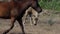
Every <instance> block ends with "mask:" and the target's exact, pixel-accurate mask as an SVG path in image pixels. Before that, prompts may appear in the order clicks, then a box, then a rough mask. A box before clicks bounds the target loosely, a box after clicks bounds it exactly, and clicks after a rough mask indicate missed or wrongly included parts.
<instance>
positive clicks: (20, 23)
mask: <svg viewBox="0 0 60 34" xmlns="http://www.w3.org/2000/svg"><path fill="white" fill-rule="evenodd" d="M17 21H18V22H19V25H20V26H21V29H22V32H23V34H25V31H24V26H23V22H22V19H20V20H17Z"/></svg>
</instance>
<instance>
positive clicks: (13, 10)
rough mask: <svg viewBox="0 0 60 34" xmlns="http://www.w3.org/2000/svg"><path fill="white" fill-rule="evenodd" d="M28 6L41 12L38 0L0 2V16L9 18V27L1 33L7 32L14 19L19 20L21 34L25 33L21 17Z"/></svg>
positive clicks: (12, 25)
mask: <svg viewBox="0 0 60 34" xmlns="http://www.w3.org/2000/svg"><path fill="white" fill-rule="evenodd" d="M29 7H32V8H33V9H35V10H36V11H37V12H38V13H40V12H42V9H41V7H40V6H39V4H38V0H12V1H11V2H0V17H1V18H8V19H9V18H10V19H11V27H10V28H9V29H8V30H6V31H5V32H4V33H3V34H7V33H8V32H9V31H10V30H11V29H12V28H13V27H14V22H15V21H16V20H17V21H18V22H19V24H20V26H21V29H22V32H23V34H25V32H24V27H23V23H22V17H23V16H24V14H25V12H26V9H28V8H29Z"/></svg>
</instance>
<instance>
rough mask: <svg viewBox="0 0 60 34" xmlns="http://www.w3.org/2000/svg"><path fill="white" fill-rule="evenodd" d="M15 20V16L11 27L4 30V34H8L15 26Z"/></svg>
mask: <svg viewBox="0 0 60 34" xmlns="http://www.w3.org/2000/svg"><path fill="white" fill-rule="evenodd" d="M14 22H15V18H11V27H10V28H9V29H8V30H6V31H5V32H3V34H7V33H8V32H9V31H10V30H11V29H12V28H13V27H14Z"/></svg>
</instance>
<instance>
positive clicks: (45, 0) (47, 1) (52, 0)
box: [39, 0, 60, 11]
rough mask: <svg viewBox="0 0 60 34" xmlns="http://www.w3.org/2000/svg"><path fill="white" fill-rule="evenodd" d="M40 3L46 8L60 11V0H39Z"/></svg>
mask: <svg viewBox="0 0 60 34" xmlns="http://www.w3.org/2000/svg"><path fill="white" fill-rule="evenodd" d="M39 5H40V6H41V7H42V8H44V9H51V10H57V11H60V0H39Z"/></svg>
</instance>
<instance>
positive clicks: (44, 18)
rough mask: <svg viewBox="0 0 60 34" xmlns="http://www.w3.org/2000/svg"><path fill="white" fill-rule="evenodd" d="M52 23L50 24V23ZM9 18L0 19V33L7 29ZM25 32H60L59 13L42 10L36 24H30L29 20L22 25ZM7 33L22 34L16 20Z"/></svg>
mask: <svg viewBox="0 0 60 34" xmlns="http://www.w3.org/2000/svg"><path fill="white" fill-rule="evenodd" d="M51 24H52V25H51ZM9 27H10V20H9V19H0V34H2V33H3V32H4V31H5V30H7V29H9ZM24 29H25V33H26V34H60V14H56V13H53V12H52V11H49V10H44V11H43V13H42V14H40V16H39V21H38V24H37V25H36V26H34V25H31V24H30V23H29V21H27V23H25V26H24ZM8 34H22V31H21V28H20V26H19V24H18V22H17V21H16V22H15V25H14V28H13V29H12V30H11V31H10V32H9V33H8Z"/></svg>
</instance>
